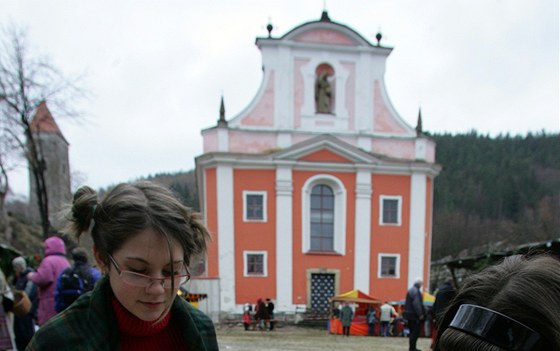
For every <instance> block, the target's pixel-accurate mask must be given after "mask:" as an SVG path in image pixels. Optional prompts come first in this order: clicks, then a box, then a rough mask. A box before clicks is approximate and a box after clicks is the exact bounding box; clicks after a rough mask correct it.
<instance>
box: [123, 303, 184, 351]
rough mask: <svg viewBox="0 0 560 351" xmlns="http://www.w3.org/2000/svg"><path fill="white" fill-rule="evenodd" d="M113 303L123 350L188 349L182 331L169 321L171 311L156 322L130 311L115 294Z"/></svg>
mask: <svg viewBox="0 0 560 351" xmlns="http://www.w3.org/2000/svg"><path fill="white" fill-rule="evenodd" d="M112 304H113V311H115V316H116V319H117V324H118V326H119V331H120V344H121V347H120V349H121V350H122V351H152V350H153V351H157V350H162V351H163V350H186V348H185V343H184V341H183V338H182V337H181V333H180V331H179V330H178V329H177V328H176V327H174V326H173V323H171V324H170V323H169V321H170V319H171V312H169V313H168V314H167V315H166V316H165V318H164V319H163V320H161V321H160V322H158V323H157V324H154V322H146V321H143V320H141V319H139V318H138V317H136V316H135V315H133V314H132V313H130V312H129V311H128V310H127V309H126V308H124V306H123V305H121V303H120V302H119V301H118V300H117V298H116V297H114V296H113V301H112Z"/></svg>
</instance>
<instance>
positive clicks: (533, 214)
mask: <svg viewBox="0 0 560 351" xmlns="http://www.w3.org/2000/svg"><path fill="white" fill-rule="evenodd" d="M431 137H432V138H433V139H434V140H435V142H436V143H437V151H436V160H437V162H438V163H439V164H441V165H442V166H443V170H442V172H441V173H440V175H439V176H438V177H437V178H436V180H435V186H434V227H433V242H432V259H433V260H436V259H438V258H441V257H445V256H447V255H453V254H456V253H457V252H459V251H461V250H463V249H469V248H474V247H484V245H490V244H491V243H495V242H498V241H503V242H507V243H511V244H521V243H527V242H532V241H542V240H548V239H552V238H559V237H560V135H558V134H546V133H544V132H543V133H539V134H528V135H526V136H524V137H522V136H514V137H512V136H509V135H500V136H498V137H496V138H490V137H488V136H483V135H479V134H477V133H476V132H470V133H466V134H459V135H450V134H434V135H431Z"/></svg>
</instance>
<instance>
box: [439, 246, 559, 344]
mask: <svg viewBox="0 0 560 351" xmlns="http://www.w3.org/2000/svg"><path fill="white" fill-rule="evenodd" d="M462 304H474V305H478V306H482V307H486V308H489V309H491V310H494V311H496V312H499V313H502V314H504V315H506V316H508V317H510V318H513V319H515V320H517V321H518V322H521V323H523V324H525V325H526V326H528V327H530V328H532V329H533V330H535V331H537V332H538V333H539V334H541V336H542V337H543V338H545V339H546V341H547V343H548V346H547V347H548V348H550V349H551V350H552V349H554V350H560V317H559V316H560V261H558V259H557V258H555V257H552V256H549V255H544V254H541V255H535V256H531V257H525V256H521V255H516V256H511V257H507V258H505V259H504V260H503V262H502V263H500V264H498V265H495V266H491V267H488V268H487V269H485V270H484V271H482V272H480V273H477V274H474V275H471V276H469V277H468V278H467V279H465V281H464V283H463V285H462V286H461V288H460V290H459V291H458V293H457V296H456V297H455V298H454V299H453V300H452V301H451V304H450V305H449V308H448V309H447V311H446V313H445V315H444V316H443V318H442V320H441V323H440V325H439V328H438V329H439V331H438V337H437V341H436V348H435V350H441V351H463V350H465V351H472V350H475V351H503V349H502V348H500V347H497V346H495V345H492V344H491V343H489V342H486V341H484V340H482V339H479V338H477V337H475V336H472V335H469V334H467V333H465V332H463V331H460V330H457V329H453V328H448V326H449V324H450V323H451V321H452V320H453V317H454V316H455V314H456V312H457V310H458V309H459V306H461V305H462ZM543 350H544V349H543Z"/></svg>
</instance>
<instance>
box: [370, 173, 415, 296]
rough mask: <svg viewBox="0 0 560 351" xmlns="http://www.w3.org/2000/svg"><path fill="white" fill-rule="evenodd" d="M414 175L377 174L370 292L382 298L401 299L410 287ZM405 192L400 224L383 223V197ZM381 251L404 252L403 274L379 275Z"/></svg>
mask: <svg viewBox="0 0 560 351" xmlns="http://www.w3.org/2000/svg"><path fill="white" fill-rule="evenodd" d="M410 186H411V180H410V176H407V175H406V176H405V175H403V176H400V175H373V176H372V187H373V193H372V206H371V232H372V235H371V270H370V273H371V280H370V295H372V296H375V297H377V298H379V299H381V300H400V299H402V298H403V297H404V296H401V292H403V291H406V289H407V279H408V251H409V227H410V220H409V217H410ZM381 195H389V196H402V207H401V210H402V217H401V225H400V226H390V225H380V224H379V207H380V202H379V197H380V196H381ZM379 253H386V254H400V272H399V278H378V270H379V265H378V256H379Z"/></svg>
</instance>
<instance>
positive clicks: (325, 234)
mask: <svg viewBox="0 0 560 351" xmlns="http://www.w3.org/2000/svg"><path fill="white" fill-rule="evenodd" d="M310 213H311V217H310V226H311V228H310V234H311V245H310V249H311V250H312V251H333V250H334V194H333V190H332V189H331V187H330V186H328V185H324V184H320V185H315V186H314V187H313V190H311V209H310Z"/></svg>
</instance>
